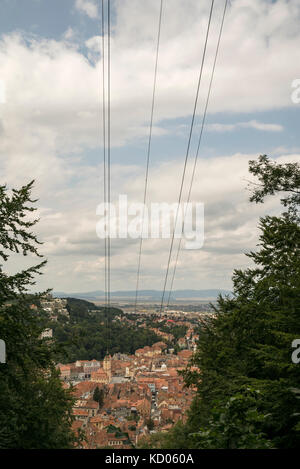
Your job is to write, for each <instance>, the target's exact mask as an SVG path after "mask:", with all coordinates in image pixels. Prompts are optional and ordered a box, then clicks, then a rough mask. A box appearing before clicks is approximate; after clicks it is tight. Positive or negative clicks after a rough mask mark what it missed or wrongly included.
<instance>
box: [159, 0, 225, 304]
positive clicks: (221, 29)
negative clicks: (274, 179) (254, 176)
mask: <svg viewBox="0 0 300 469" xmlns="http://www.w3.org/2000/svg"><path fill="white" fill-rule="evenodd" d="M227 5H228V0H225V6H224V10H223V16H222V21H221V26H220V31H219V36H218V42H217V47H216V52H215V57H214V63H213V67H212V72H211V77H210V82H209V87H208V94H207V99H206V103H205V108H204V113H203V118H202V123H201V130H200V135H199V140H198V146H197V151H196V156H195V160H194V166H193V172H192V177H191V182H190V187H189V193H188V198H187V205H188V204H189V202H190V199H191V192H192V187H193V183H194V178H195V172H196V167H197V161H198V156H199V150H200V146H201V141H202V136H203V130H204V126H205V121H206V115H207V109H208V105H209V100H210V95H211V89H212V84H213V79H214V74H215V69H216V63H217V59H218V54H219V49H220V43H221V38H222V32H223V26H224V20H225V15H226V10H227ZM187 205H186V208H185V213H184V217H183V221H182V231H181V234H183V231H184V222H185V217H186V211H187ZM181 241H182V236H181V237H180V240H179V244H178V249H177V254H176V260H175V264H174V269H173V274H172V280H171V285H170V290H169V295H168V301H167V305H166V306H167V307H168V306H169V304H170V298H171V294H172V291H173V284H174V278H175V273H176V268H177V263H178V257H179V252H180V249H181Z"/></svg>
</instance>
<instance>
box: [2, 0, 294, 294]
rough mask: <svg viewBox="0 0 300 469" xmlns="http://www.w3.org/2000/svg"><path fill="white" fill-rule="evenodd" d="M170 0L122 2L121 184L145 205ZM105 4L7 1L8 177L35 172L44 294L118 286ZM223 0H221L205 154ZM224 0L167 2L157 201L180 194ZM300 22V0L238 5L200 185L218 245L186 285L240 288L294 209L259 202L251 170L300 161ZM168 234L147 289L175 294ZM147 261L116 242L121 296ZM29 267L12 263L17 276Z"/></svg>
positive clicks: (186, 267)
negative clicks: (101, 215)
mask: <svg viewBox="0 0 300 469" xmlns="http://www.w3.org/2000/svg"><path fill="white" fill-rule="evenodd" d="M159 4H160V1H159V0H115V1H113V2H112V9H113V25H112V40H111V41H112V44H111V48H112V50H111V60H112V64H111V65H112V72H111V76H112V84H111V99H112V117H111V119H112V121H111V122H112V124H111V125H112V152H111V160H112V169H111V177H112V193H113V198H116V197H117V196H118V194H120V193H121V194H128V198H129V200H130V201H135V202H141V201H142V197H143V181H144V174H145V163H146V156H147V135H148V126H149V117H150V105H151V96H152V83H153V71H154V60H155V37H156V34H157V25H158V13H159ZM99 5H100V2H99V1H97V2H96V1H93V0H89V1H88V0H51V1H49V0H26V1H25V0H0V34H1V36H0V80H2V84H4V87H5V102H2V103H1V104H0V171H1V183H7V184H8V186H9V187H17V186H20V185H22V184H25V183H27V182H29V181H30V180H31V179H35V180H36V184H35V190H34V195H35V196H36V197H37V198H38V199H39V202H38V208H39V215H40V218H41V221H40V222H39V225H38V227H37V231H38V234H39V237H40V239H41V240H42V241H43V242H44V245H43V247H42V252H43V253H44V254H45V256H46V257H47V258H48V265H47V268H46V269H45V275H44V276H43V277H42V278H41V279H40V280H39V284H38V287H39V288H45V287H51V288H54V290H56V291H58V290H59V291H67V292H75V291H88V290H95V289H103V288H104V257H103V254H104V249H103V247H104V246H103V241H101V240H99V239H98V238H97V236H96V231H95V226H96V223H97V221H98V217H97V216H96V207H97V205H98V204H99V203H100V202H102V200H103V198H102V192H103V189H102V182H103V167H102V161H103V155H102V139H101V125H102V123H101V99H100V97H101V70H102V57H101V51H100V44H101V38H100V36H99V34H100V24H101V18H100V14H99V13H100V12H99ZM223 6H224V3H223V0H217V1H216V7H215V10H214V13H213V18H212V29H211V36H210V38H209V47H208V55H207V62H206V66H205V70H204V80H203V86H202V88H201V93H200V100H199V106H198V110H197V121H196V129H195V130H196V132H195V135H194V139H193V143H192V151H191V163H192V161H193V157H194V154H195V143H196V141H197V138H198V134H199V124H200V122H201V113H202V111H203V107H204V101H205V98H206V93H207V84H208V79H209V76H210V71H211V65H212V61H213V54H214V51H215V47H216V39H217V33H218V28H219V26H220V20H221V13H222V9H223ZM209 8H210V1H209V0H201V1H200V0H165V1H164V10H163V18H162V31H161V47H160V55H159V63H158V78H157V80H158V81H157V95H156V107H155V115H154V136H153V146H152V152H151V163H150V174H149V193H148V200H149V201H155V202H176V201H177V199H178V190H179V183H180V178H181V173H182V168H183V162H184V157H185V151H186V146H187V141H188V133H189V126H190V122H191V114H192V109H193V103H194V98H195V92H196V85H197V79H198V74H199V67H200V63H201V57H202V51H203V44H204V38H205V32H206V26H207V19H208V13H209ZM299 25H300V0H290V1H288V0H277V1H271V0H232V1H231V2H230V6H229V9H228V11H227V16H226V20H225V25H224V32H223V38H222V43H221V49H220V55H219V60H218V64H217V69H216V74H215V80H214V84H213V89H212V95H211V101H210V105H209V112H208V117H207V126H206V127H205V131H204V135H203V141H202V146H201V150H200V155H199V164H198V167H197V174H196V180H195V183H194V189H193V193H192V200H193V201H201V202H204V204H205V243H204V246H203V248H202V249H200V250H196V251H195V250H192V251H188V250H183V251H182V253H181V255H180V258H179V264H178V270H177V275H176V280H175V284H174V287H175V288H180V289H182V288H195V289H202V288H205V289H206V288H225V289H226V288H231V285H232V284H231V275H232V271H233V269H234V268H244V267H246V266H248V265H249V259H248V258H247V257H246V256H245V255H244V254H243V253H244V252H246V251H249V250H250V249H254V248H255V246H256V244H257V242H258V231H257V229H256V225H257V221H258V218H259V216H262V215H263V214H265V213H276V212H277V210H278V208H279V204H278V201H277V200H272V199H268V200H267V201H266V203H265V204H264V205H259V206H255V205H253V204H250V203H249V202H248V199H249V192H247V190H246V186H247V181H246V180H247V179H249V175H248V174H247V167H248V161H249V159H254V158H257V157H258V155H259V154H265V153H266V154H268V155H269V156H270V157H272V158H275V159H278V160H281V161H295V160H297V159H299V155H300V142H299V111H300V104H295V103H293V102H292V100H291V94H292V91H293V90H292V82H293V80H295V79H297V78H300V70H299V63H300V47H299V44H300V26H299ZM2 101H3V100H2ZM188 169H189V171H188V176H189V175H190V169H191V167H190V166H189V168H188ZM188 180H189V178H187V181H188ZM186 187H187V186H186ZM184 194H185V196H184V197H186V189H185V192H184ZM169 243H170V241H169V240H147V241H145V242H144V251H143V256H142V267H141V283H140V287H141V288H142V289H152V288H153V289H162V287H163V275H164V271H165V268H166V263H167V258H168V250H169ZM137 255H138V242H137V241H134V240H113V241H112V259H111V267H112V280H111V288H112V290H117V289H118V290H120V289H122V290H129V289H134V288H135V279H136V269H137V259H138V258H137ZM22 265H23V264H22ZM20 266H21V264H20V261H17V260H16V259H13V260H12V263H11V265H10V269H11V271H12V270H16V269H18V268H19V267H20Z"/></svg>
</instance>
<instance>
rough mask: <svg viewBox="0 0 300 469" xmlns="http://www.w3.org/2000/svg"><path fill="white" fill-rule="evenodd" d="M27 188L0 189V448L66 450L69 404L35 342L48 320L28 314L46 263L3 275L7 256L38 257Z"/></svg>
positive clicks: (48, 356) (47, 350)
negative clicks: (1, 347)
mask: <svg viewBox="0 0 300 469" xmlns="http://www.w3.org/2000/svg"><path fill="white" fill-rule="evenodd" d="M32 185H33V183H30V184H28V185H27V186H24V187H22V188H21V189H20V190H13V191H12V192H11V193H10V192H9V191H8V189H7V188H6V186H0V257H1V258H2V261H3V262H4V265H2V266H0V338H1V339H2V340H4V341H5V343H6V348H7V359H6V363H5V364H0V421H1V431H0V447H1V448H25V449H29V448H69V447H72V446H73V444H74V443H75V442H76V439H75V436H74V434H73V432H72V431H71V424H72V421H73V417H72V404H73V399H72V397H71V395H70V393H69V392H68V391H66V390H64V389H63V388H62V385H61V382H60V380H59V378H58V374H57V371H56V369H55V362H54V356H55V353H56V351H55V345H54V343H52V342H49V341H47V340H42V339H41V338H40V334H41V332H42V330H43V329H44V328H45V324H46V321H47V318H46V316H45V314H43V313H42V312H41V311H38V312H37V311H33V310H31V309H30V305H31V303H32V302H34V303H35V304H39V297H40V296H39V295H29V294H27V292H28V289H29V288H30V287H31V286H32V285H34V283H35V280H34V277H35V275H39V274H40V273H41V272H40V269H41V267H43V266H44V265H45V261H42V262H40V263H39V264H38V265H35V266H33V267H30V268H28V269H26V270H23V271H20V272H18V273H16V274H14V275H9V274H8V273H6V271H5V270H4V269H5V267H6V266H7V263H8V262H9V258H10V255H11V254H19V255H20V256H22V255H23V256H26V255H27V254H30V255H36V256H38V257H41V256H40V255H39V253H38V250H37V246H38V244H40V243H39V241H38V240H37V238H36V236H35V235H34V234H33V233H32V232H31V231H30V230H31V228H32V227H33V226H34V225H35V224H36V222H37V220H36V219H35V220H32V218H31V217H27V215H28V214H30V213H31V212H33V211H34V210H35V209H34V208H33V207H32V206H31V204H32V203H33V202H35V201H33V200H32V199H31V198H30V194H31V189H32Z"/></svg>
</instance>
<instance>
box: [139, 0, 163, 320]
mask: <svg viewBox="0 0 300 469" xmlns="http://www.w3.org/2000/svg"><path fill="white" fill-rule="evenodd" d="M162 12H163V0H161V1H160V10H159V19H158V33H157V43H156V58H155V67H154V80H153V91H152V103H151V113H150V125H149V137H148V147H147V161H146V173H145V183H144V197H143V215H142V226H141V236H140V243H139V254H138V267H137V278H136V291H135V303H134V312H136V310H137V301H138V292H139V282H140V270H141V258H142V248H143V231H144V221H145V205H146V200H147V189H148V177H149V164H150V154H151V143H152V131H153V116H154V107H155V95H156V84H157V68H158V57H159V46H160V35H161V23H162Z"/></svg>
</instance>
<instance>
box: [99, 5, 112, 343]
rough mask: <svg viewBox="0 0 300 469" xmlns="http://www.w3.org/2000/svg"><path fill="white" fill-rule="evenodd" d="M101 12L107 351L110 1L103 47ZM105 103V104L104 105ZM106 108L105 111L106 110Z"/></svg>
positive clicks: (107, 324) (109, 190)
mask: <svg viewBox="0 0 300 469" xmlns="http://www.w3.org/2000/svg"><path fill="white" fill-rule="evenodd" d="M101 10H102V22H101V23H102V28H101V29H102V31H101V34H102V100H103V105H102V119H103V179H104V182H103V192H104V206H105V224H106V230H107V235H106V236H105V237H104V257H105V260H104V277H105V281H104V283H105V288H104V302H105V308H104V311H105V316H106V328H107V350H108V349H109V343H110V331H109V320H108V316H109V308H110V200H111V182H110V181H111V176H110V166H111V164H110V146H111V136H110V133H111V132H110V121H111V113H110V0H107V45H105V8H104V0H101ZM106 48H107V68H106V67H105V58H106V55H105V49H106ZM106 80H107V96H106V86H105V83H106ZM106 101H107V104H106ZM106 106H107V109H106Z"/></svg>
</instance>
